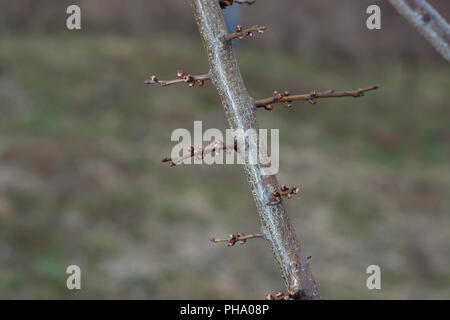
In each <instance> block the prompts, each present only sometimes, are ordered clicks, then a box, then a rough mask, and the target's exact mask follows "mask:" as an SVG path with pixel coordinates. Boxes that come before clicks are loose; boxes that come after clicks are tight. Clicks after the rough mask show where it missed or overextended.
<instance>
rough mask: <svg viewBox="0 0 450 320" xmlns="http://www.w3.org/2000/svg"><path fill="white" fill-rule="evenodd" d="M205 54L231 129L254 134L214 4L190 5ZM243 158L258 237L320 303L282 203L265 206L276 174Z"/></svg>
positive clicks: (250, 103)
mask: <svg viewBox="0 0 450 320" xmlns="http://www.w3.org/2000/svg"><path fill="white" fill-rule="evenodd" d="M190 2H191V6H192V9H193V12H194V16H195V19H196V22H197V25H198V28H199V31H200V35H201V37H202V40H203V44H204V47H205V49H206V52H207V55H208V60H209V65H210V76H211V80H212V82H213V84H214V86H215V87H216V89H217V91H218V93H219V96H220V99H221V101H222V104H223V107H224V109H225V113H226V117H227V120H228V123H229V126H230V128H231V129H243V130H247V129H258V124H257V121H256V117H255V111H256V107H255V101H254V100H253V99H252V98H251V97H250V96H249V94H248V92H247V90H246V88H245V85H244V82H243V79H242V76H241V73H240V70H239V67H238V64H237V61H236V59H235V56H234V53H233V48H232V45H231V41H226V37H227V32H226V27H225V23H224V20H223V17H222V12H221V9H220V7H219V1H217V0H190ZM248 160H249V159H245V164H244V169H245V173H246V175H247V179H248V182H249V184H250V188H251V191H252V194H253V198H254V200H255V203H256V207H257V209H258V213H259V217H260V220H261V224H262V233H263V234H264V238H265V239H266V240H267V242H268V243H269V245H270V247H271V248H272V250H273V253H274V256H275V260H276V261H277V262H278V264H279V266H280V270H281V275H282V277H283V280H284V283H285V285H286V288H287V289H288V290H292V289H293V290H295V291H297V292H299V293H300V295H301V296H302V297H303V298H304V299H319V298H320V295H319V291H318V289H317V286H316V283H315V280H314V278H313V275H312V273H311V270H310V265H309V259H308V258H307V257H306V255H305V254H304V253H303V252H302V250H301V247H300V242H299V240H298V239H297V236H296V234H295V230H294V227H293V225H292V224H291V222H290V220H289V217H288V214H287V211H286V209H285V207H284V205H283V203H282V202H280V203H278V204H276V205H269V204H268V203H269V202H270V201H271V200H272V195H273V191H275V190H276V191H279V190H280V189H279V186H278V182H277V178H276V176H275V175H268V176H264V175H263V174H262V168H261V166H260V165H259V164H251V163H250V162H249V161H248Z"/></svg>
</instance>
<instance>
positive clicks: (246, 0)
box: [219, 0, 256, 9]
mask: <svg viewBox="0 0 450 320" xmlns="http://www.w3.org/2000/svg"><path fill="white" fill-rule="evenodd" d="M255 1H256V0H219V5H220V7H221V8H222V9H225V8H226V7H228V6H231V5H232V4H233V3H238V4H248V5H249V6H250V5H252V4H254V3H255Z"/></svg>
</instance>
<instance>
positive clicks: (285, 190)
mask: <svg viewBox="0 0 450 320" xmlns="http://www.w3.org/2000/svg"><path fill="white" fill-rule="evenodd" d="M299 192H300V189H299V188H298V187H297V186H293V187H292V188H290V187H288V186H287V185H285V184H283V185H281V187H280V191H276V190H275V191H274V192H273V198H274V200H275V201H274V202H273V203H275V204H276V203H279V202H281V198H283V197H284V198H286V199H290V198H292V195H293V194H297V193H299Z"/></svg>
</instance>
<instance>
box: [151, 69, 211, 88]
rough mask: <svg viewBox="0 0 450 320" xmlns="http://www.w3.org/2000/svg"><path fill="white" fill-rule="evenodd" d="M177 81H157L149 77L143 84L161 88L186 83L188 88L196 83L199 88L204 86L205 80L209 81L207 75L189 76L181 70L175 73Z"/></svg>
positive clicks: (155, 78) (156, 78)
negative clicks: (155, 85)
mask: <svg viewBox="0 0 450 320" xmlns="http://www.w3.org/2000/svg"><path fill="white" fill-rule="evenodd" d="M177 77H178V79H174V80H159V79H158V77H157V76H155V75H151V76H150V79H147V80H145V81H144V83H145V84H160V85H161V86H162V87H165V86H169V85H171V84H176V83H187V85H188V86H189V87H193V86H195V84H196V83H197V84H198V85H199V86H200V87H201V86H203V85H204V83H205V81H206V80H209V79H210V76H209V74H201V75H191V74H186V73H184V71H183V70H178V71H177Z"/></svg>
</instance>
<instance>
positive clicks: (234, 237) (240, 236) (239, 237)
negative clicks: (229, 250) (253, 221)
mask: <svg viewBox="0 0 450 320" xmlns="http://www.w3.org/2000/svg"><path fill="white" fill-rule="evenodd" d="M256 238H264V235H263V234H262V233H253V234H249V235H245V234H244V233H242V232H237V233H236V234H234V233H233V234H230V236H229V237H228V238H226V239H216V238H213V237H209V241H211V242H214V243H220V242H226V243H227V247H232V246H234V245H235V244H236V243H237V242H239V243H240V244H245V243H246V242H247V240H249V239H256Z"/></svg>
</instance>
